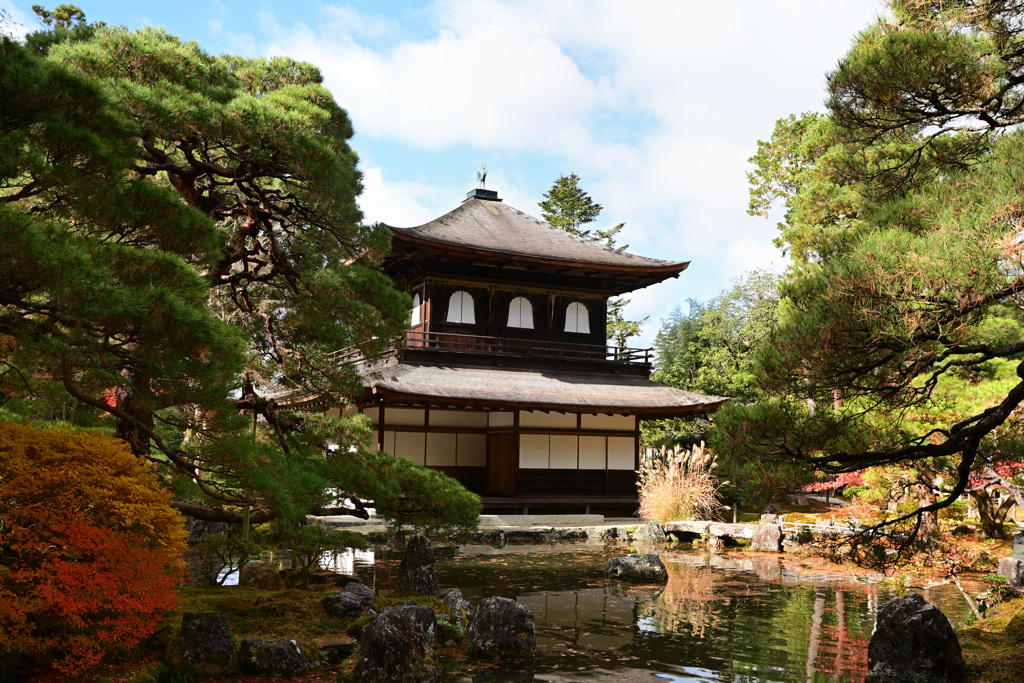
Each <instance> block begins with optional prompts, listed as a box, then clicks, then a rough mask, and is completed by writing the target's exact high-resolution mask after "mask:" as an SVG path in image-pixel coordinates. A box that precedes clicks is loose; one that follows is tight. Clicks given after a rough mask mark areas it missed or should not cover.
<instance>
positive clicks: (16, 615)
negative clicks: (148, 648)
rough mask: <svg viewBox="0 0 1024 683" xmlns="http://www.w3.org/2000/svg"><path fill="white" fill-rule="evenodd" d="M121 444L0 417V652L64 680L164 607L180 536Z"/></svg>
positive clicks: (160, 495)
mask: <svg viewBox="0 0 1024 683" xmlns="http://www.w3.org/2000/svg"><path fill="white" fill-rule="evenodd" d="M170 503H171V497H170V494H169V493H167V492H166V491H164V490H162V489H161V488H160V487H159V484H158V482H157V480H156V478H155V477H154V476H153V474H152V473H151V472H150V471H149V469H148V468H147V467H145V466H144V465H143V464H142V463H141V462H139V460H138V459H136V458H135V457H134V456H133V455H132V454H131V451H130V450H129V449H128V446H127V445H126V444H124V443H123V442H121V441H115V440H114V439H110V438H108V437H105V436H102V435H100V434H98V433H95V432H88V431H77V432H76V431H70V430H66V429H48V430H43V429H38V428H36V427H31V426H25V425H18V424H14V423H10V422H0V651H5V650H6V651H8V652H14V653H17V654H18V655H19V656H21V657H23V658H24V659H25V660H27V661H28V663H29V664H32V665H41V664H44V663H45V664H48V665H51V666H52V667H53V668H54V669H57V670H58V671H61V672H63V673H64V674H66V675H68V676H71V675H74V674H77V673H80V672H82V671H84V670H86V669H88V668H90V667H92V666H95V665H97V664H99V663H100V662H101V660H102V659H103V658H104V657H105V656H106V655H107V654H110V653H114V652H118V651H123V650H126V649H128V648H131V647H133V646H134V645H136V644H137V643H139V642H140V641H142V640H143V639H144V638H146V637H147V636H149V635H150V634H151V633H152V632H153V631H154V630H155V629H156V627H157V625H158V622H159V618H160V616H161V615H162V614H164V613H165V612H167V611H169V610H171V609H173V608H174V607H175V605H176V598H175V594H174V591H173V588H174V586H175V584H176V583H177V582H178V580H179V579H180V577H181V576H182V575H183V574H184V569H185V565H184V562H183V561H182V555H183V553H184V550H185V536H186V533H185V530H184V524H183V520H182V518H181V515H179V514H178V513H177V512H176V511H174V510H172V509H171V507H170Z"/></svg>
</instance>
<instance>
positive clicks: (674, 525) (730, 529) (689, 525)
mask: <svg viewBox="0 0 1024 683" xmlns="http://www.w3.org/2000/svg"><path fill="white" fill-rule="evenodd" d="M663 527H664V529H665V533H669V532H672V531H684V532H687V533H691V534H704V533H707V534H708V535H709V536H716V537H718V538H721V537H723V536H728V537H729V538H751V537H752V536H753V535H754V531H756V530H757V525H756V524H727V523H725V522H706V521H680V522H667V523H666V524H664V525H663Z"/></svg>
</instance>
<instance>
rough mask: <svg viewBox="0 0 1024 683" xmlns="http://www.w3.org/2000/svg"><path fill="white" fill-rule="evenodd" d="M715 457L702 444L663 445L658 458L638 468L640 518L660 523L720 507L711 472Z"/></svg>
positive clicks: (703, 514) (717, 484)
mask: <svg viewBox="0 0 1024 683" xmlns="http://www.w3.org/2000/svg"><path fill="white" fill-rule="evenodd" d="M716 466H717V457H716V456H715V455H713V454H712V453H711V451H710V450H708V449H705V448H704V444H703V443H701V444H700V445H698V446H694V447H693V448H692V449H690V450H688V451H686V450H680V449H678V448H676V449H673V450H671V451H669V450H667V449H665V448H662V450H661V458H660V459H658V458H654V459H649V460H647V461H646V462H645V463H644V464H643V465H642V466H641V468H640V472H639V473H638V474H639V477H640V479H639V482H638V487H639V489H640V510H639V512H640V518H641V519H643V520H645V521H654V522H658V523H661V524H664V523H665V522H671V521H674V520H681V519H693V518H694V517H704V516H707V515H709V514H711V513H712V512H714V511H715V510H718V509H719V508H720V507H721V501H720V499H719V493H718V488H719V487H720V486H722V485H723V484H724V483H727V482H721V483H720V482H719V481H718V477H716V476H715V475H714V469H715V467H716Z"/></svg>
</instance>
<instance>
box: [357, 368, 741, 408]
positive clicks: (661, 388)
mask: <svg viewBox="0 0 1024 683" xmlns="http://www.w3.org/2000/svg"><path fill="white" fill-rule="evenodd" d="M363 383H364V384H365V385H366V387H367V389H368V390H369V391H370V392H372V393H374V394H389V395H392V396H395V397H398V398H407V399H410V400H418V401H423V400H428V401H431V402H436V403H443V402H446V401H447V402H451V403H456V404H467V405H508V406H526V407H530V408H531V409H534V410H573V411H575V410H582V411H583V412H587V410H591V411H594V412H626V413H629V414H632V415H641V416H657V417H684V416H688V415H698V414H700V413H706V412H710V411H712V410H716V409H718V408H720V407H721V406H722V405H724V404H725V403H726V402H727V401H728V400H729V399H727V398H723V397H721V396H705V395H703V394H697V393H693V392H691V391H683V390H681V389H675V388H673V387H668V386H665V385H663V384H658V383H657V382H652V381H651V380H649V379H647V378H646V377H634V376H629V375H612V374H608V375H597V374H572V373H564V372H557V373H545V372H537V371H531V370H516V369H510V368H472V367H454V366H447V365H411V364H403V363H399V364H397V365H388V366H384V367H380V368H376V369H373V370H371V371H369V372H365V373H364V374H363Z"/></svg>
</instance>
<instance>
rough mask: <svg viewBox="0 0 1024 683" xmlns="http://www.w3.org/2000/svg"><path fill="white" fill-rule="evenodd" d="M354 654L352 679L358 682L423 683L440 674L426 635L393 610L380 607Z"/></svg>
mask: <svg viewBox="0 0 1024 683" xmlns="http://www.w3.org/2000/svg"><path fill="white" fill-rule="evenodd" d="M352 656H353V657H354V658H355V667H354V668H353V670H352V678H353V679H354V680H357V681H363V680H366V681H395V682H396V683H421V682H422V681H432V680H434V678H435V677H436V676H437V664H436V663H435V661H434V651H433V650H432V649H431V648H430V645H429V643H428V642H427V638H426V636H424V635H423V634H422V633H420V631H419V630H418V629H417V628H416V627H415V626H413V625H412V624H411V623H410V622H409V620H408V619H406V618H404V617H403V616H402V615H401V614H399V613H398V612H396V611H395V610H393V609H383V610H381V613H380V614H378V615H377V618H376V619H374V620H373V621H371V622H370V624H369V625H368V626H367V627H366V630H365V631H363V637H362V638H360V640H359V647H358V648H356V652H355V654H354V655H352Z"/></svg>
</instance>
